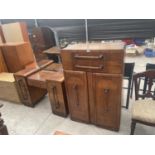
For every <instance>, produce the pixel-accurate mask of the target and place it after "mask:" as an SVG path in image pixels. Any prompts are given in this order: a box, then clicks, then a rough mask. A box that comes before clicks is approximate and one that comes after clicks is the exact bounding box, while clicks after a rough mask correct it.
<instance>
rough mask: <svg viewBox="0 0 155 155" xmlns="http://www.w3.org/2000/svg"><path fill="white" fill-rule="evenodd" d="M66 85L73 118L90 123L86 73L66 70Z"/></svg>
mask: <svg viewBox="0 0 155 155" xmlns="http://www.w3.org/2000/svg"><path fill="white" fill-rule="evenodd" d="M65 86H66V90H67V98H68V105H69V112H70V114H71V118H72V119H73V120H78V121H82V122H86V123H89V107H88V90H87V79H86V73H85V72H82V71H65Z"/></svg>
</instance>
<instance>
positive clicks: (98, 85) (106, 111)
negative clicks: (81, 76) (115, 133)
mask: <svg viewBox="0 0 155 155" xmlns="http://www.w3.org/2000/svg"><path fill="white" fill-rule="evenodd" d="M121 83H122V76H121V75H112V74H109V75H108V74H100V73H94V74H93V85H94V89H93V91H94V101H95V102H94V103H95V119H96V122H95V123H96V125H99V126H103V127H106V128H109V129H112V130H119V125H120V110H121V86H122V85H121Z"/></svg>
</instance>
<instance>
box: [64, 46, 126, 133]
mask: <svg viewBox="0 0 155 155" xmlns="http://www.w3.org/2000/svg"><path fill="white" fill-rule="evenodd" d="M89 48H90V51H89V52H86V45H81V44H77V45H70V46H69V47H67V48H65V49H63V50H62V51H61V59H62V65H63V68H64V76H65V86H66V92H67V98H68V105H69V112H70V115H71V119H73V120H78V121H82V122H87V123H92V124H95V125H98V126H101V127H104V128H107V129H111V130H115V131H118V130H119V127H120V116H121V88H122V75H123V69H124V67H123V64H124V63H123V60H124V46H123V44H115V43H114V44H101V43H100V44H89Z"/></svg>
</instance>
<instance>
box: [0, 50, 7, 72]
mask: <svg viewBox="0 0 155 155" xmlns="http://www.w3.org/2000/svg"><path fill="white" fill-rule="evenodd" d="M1 72H8V69H7V66H6V63H5V60H4V57H3V53H2V51H1V49H0V73H1Z"/></svg>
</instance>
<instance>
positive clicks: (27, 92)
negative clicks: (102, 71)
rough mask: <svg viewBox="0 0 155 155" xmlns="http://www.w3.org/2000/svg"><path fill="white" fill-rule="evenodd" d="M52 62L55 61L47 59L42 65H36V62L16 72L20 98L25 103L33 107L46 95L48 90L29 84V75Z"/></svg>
mask: <svg viewBox="0 0 155 155" xmlns="http://www.w3.org/2000/svg"><path fill="white" fill-rule="evenodd" d="M51 63H53V61H47V60H46V61H42V62H41V63H40V65H36V63H33V64H32V65H30V66H29V67H28V68H26V69H24V70H21V71H19V72H17V73H15V74H14V77H15V79H16V82H17V88H18V92H19V95H20V99H21V102H22V103H23V104H25V105H27V106H31V107H33V106H34V105H35V104H36V103H37V102H38V101H39V100H41V99H42V98H43V97H44V96H45V94H46V93H47V90H46V89H42V88H40V87H35V86H30V85H28V77H29V76H31V75H32V74H34V73H36V72H38V71H40V70H42V69H43V68H45V67H47V66H48V65H50V64H51Z"/></svg>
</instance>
